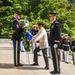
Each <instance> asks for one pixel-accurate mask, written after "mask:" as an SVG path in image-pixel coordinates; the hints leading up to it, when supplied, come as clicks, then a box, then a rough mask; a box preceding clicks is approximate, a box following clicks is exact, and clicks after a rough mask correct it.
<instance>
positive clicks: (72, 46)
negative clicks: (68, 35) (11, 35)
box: [71, 37, 75, 65]
mask: <svg viewBox="0 0 75 75" xmlns="http://www.w3.org/2000/svg"><path fill="white" fill-rule="evenodd" d="M71 50H72V57H73V58H72V59H73V64H74V65H75V37H74V39H73V41H72V44H71Z"/></svg>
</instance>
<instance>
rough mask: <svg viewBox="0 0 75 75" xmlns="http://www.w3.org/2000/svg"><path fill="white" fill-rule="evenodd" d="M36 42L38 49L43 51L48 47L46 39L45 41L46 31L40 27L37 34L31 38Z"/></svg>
mask: <svg viewBox="0 0 75 75" xmlns="http://www.w3.org/2000/svg"><path fill="white" fill-rule="evenodd" d="M32 39H34V40H35V42H36V41H39V48H40V49H44V48H47V47H48V39H47V32H46V30H45V29H44V28H43V27H42V28H41V29H40V30H39V32H38V33H37V34H36V35H35V36H33V38H32Z"/></svg>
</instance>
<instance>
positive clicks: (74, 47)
mask: <svg viewBox="0 0 75 75" xmlns="http://www.w3.org/2000/svg"><path fill="white" fill-rule="evenodd" d="M71 49H72V51H73V52H75V41H72V44H71Z"/></svg>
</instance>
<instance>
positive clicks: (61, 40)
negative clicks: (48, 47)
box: [59, 33, 64, 61]
mask: <svg viewBox="0 0 75 75" xmlns="http://www.w3.org/2000/svg"><path fill="white" fill-rule="evenodd" d="M63 35H64V33H61V39H60V43H59V51H60V60H61V61H63V60H64V59H63Z"/></svg>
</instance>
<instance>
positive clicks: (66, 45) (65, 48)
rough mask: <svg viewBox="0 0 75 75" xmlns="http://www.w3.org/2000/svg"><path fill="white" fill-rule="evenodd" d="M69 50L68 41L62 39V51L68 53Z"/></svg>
mask: <svg viewBox="0 0 75 75" xmlns="http://www.w3.org/2000/svg"><path fill="white" fill-rule="evenodd" d="M69 49H70V40H69V39H63V50H65V51H68V50H69Z"/></svg>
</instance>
